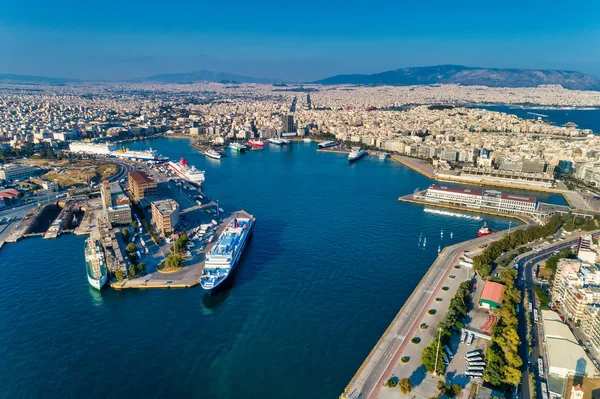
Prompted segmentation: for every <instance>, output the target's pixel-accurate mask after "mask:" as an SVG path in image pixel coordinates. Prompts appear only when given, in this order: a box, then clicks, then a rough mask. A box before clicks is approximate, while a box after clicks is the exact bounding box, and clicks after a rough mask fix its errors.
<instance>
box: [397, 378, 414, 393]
mask: <svg viewBox="0 0 600 399" xmlns="http://www.w3.org/2000/svg"><path fill="white" fill-rule="evenodd" d="M398 386H399V387H400V392H402V394H404V395H406V394H407V393H409V392H410V391H412V388H413V387H412V384H411V383H410V380H409V379H408V378H406V377H404V378H403V379H401V380H400V382H399V383H398Z"/></svg>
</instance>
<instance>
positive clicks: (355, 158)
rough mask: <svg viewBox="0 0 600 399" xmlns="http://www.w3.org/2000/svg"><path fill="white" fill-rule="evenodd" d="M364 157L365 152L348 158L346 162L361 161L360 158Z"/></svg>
mask: <svg viewBox="0 0 600 399" xmlns="http://www.w3.org/2000/svg"><path fill="white" fill-rule="evenodd" d="M365 155H367V153H366V152H361V153H360V154H358V155H356V156H354V157H348V162H354V161H358V160H359V159H361V158H362V157H364V156H365Z"/></svg>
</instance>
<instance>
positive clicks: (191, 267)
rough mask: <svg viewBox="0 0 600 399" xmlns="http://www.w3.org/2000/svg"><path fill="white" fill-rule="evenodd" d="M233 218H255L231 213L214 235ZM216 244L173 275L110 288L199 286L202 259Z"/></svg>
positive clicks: (152, 276) (143, 278) (157, 275)
mask: <svg viewBox="0 0 600 399" xmlns="http://www.w3.org/2000/svg"><path fill="white" fill-rule="evenodd" d="M235 218H238V219H244V218H246V219H252V220H253V221H255V218H254V217H253V216H252V215H250V214H249V213H248V212H246V211H244V210H240V211H236V212H233V213H232V214H231V215H230V216H228V217H227V218H225V219H223V221H222V222H221V224H220V225H219V228H218V230H217V232H216V235H217V236H220V235H221V234H222V233H223V231H224V230H225V228H226V227H227V226H228V225H229V223H230V222H231V221H232V220H234V219H235ZM217 242H218V241H217V240H215V241H213V242H212V243H209V244H207V245H206V248H205V249H204V251H202V252H200V253H199V254H198V255H196V256H194V257H193V258H192V259H190V260H186V261H185V262H184V267H183V269H181V270H179V271H176V272H173V273H161V272H154V273H150V274H147V275H145V276H141V277H137V278H133V279H129V280H125V281H123V282H120V283H119V282H113V283H111V287H113V288H114V289H117V290H120V289H127V288H138V289H146V288H188V287H193V286H196V285H198V284H200V277H201V276H202V271H203V270H204V259H205V258H206V254H207V253H208V252H209V251H210V250H212V249H213V247H214V246H215V245H216V244H217Z"/></svg>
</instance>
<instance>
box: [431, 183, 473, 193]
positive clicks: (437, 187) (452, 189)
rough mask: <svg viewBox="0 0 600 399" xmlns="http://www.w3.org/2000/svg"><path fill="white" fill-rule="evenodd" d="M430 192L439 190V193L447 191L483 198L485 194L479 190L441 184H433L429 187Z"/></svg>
mask: <svg viewBox="0 0 600 399" xmlns="http://www.w3.org/2000/svg"><path fill="white" fill-rule="evenodd" d="M429 190H438V191H445V192H448V193H457V194H470V195H477V196H481V195H482V194H483V191H482V190H478V189H473V188H461V187H452V186H440V185H439V184H432V185H431V186H430V187H429Z"/></svg>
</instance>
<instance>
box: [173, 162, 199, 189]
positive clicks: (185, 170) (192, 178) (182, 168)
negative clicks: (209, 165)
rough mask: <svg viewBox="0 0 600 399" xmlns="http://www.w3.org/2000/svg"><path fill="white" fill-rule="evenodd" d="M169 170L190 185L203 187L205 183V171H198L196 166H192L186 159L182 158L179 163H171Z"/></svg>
mask: <svg viewBox="0 0 600 399" xmlns="http://www.w3.org/2000/svg"><path fill="white" fill-rule="evenodd" d="M169 168H171V170H173V171H174V172H175V173H176V174H177V176H179V177H181V178H182V179H184V180H187V181H188V182H190V183H193V184H197V185H201V184H202V183H203V182H204V171H203V170H198V169H196V167H195V166H190V165H189V164H188V163H187V161H186V160H185V158H181V159H180V160H179V162H173V161H169Z"/></svg>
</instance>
